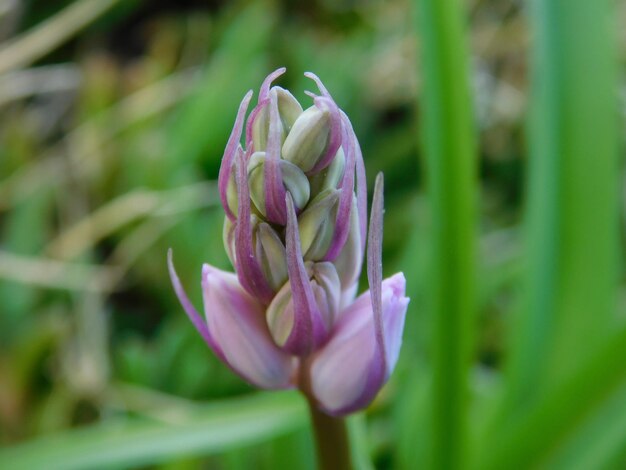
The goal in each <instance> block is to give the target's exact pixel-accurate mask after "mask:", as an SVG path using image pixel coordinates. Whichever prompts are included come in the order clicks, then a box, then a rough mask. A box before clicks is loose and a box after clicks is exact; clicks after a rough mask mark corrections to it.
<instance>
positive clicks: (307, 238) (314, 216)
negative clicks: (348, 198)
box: [298, 189, 339, 261]
mask: <svg viewBox="0 0 626 470" xmlns="http://www.w3.org/2000/svg"><path fill="white" fill-rule="evenodd" d="M338 202H339V191H338V190H336V189H328V190H326V191H324V192H323V193H321V194H318V195H317V197H315V199H313V200H312V201H311V202H310V203H309V205H308V206H307V208H306V210H305V211H304V212H303V213H302V214H300V216H299V217H298V230H299V232H300V245H301V246H302V255H303V257H304V259H305V260H307V261H320V260H322V259H324V256H325V255H326V253H327V252H328V249H329V248H330V244H331V242H332V240H333V235H334V232H335V225H336V219H337V205H338Z"/></svg>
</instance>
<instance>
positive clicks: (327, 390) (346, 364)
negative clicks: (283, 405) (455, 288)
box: [310, 273, 409, 415]
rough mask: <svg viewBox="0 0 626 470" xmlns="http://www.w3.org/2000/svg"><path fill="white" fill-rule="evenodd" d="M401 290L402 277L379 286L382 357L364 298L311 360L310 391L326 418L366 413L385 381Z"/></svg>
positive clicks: (398, 333) (397, 335)
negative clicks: (328, 415)
mask: <svg viewBox="0 0 626 470" xmlns="http://www.w3.org/2000/svg"><path fill="white" fill-rule="evenodd" d="M405 284H406V281H405V279H404V275H403V274H402V273H398V274H395V275H394V276H392V277H390V278H388V279H386V280H385V281H383V283H382V322H383V326H384V328H383V331H384V335H385V338H384V344H385V353H384V354H383V353H382V352H381V351H380V350H379V348H378V346H377V341H376V327H375V324H374V315H373V312H372V300H371V296H370V293H369V292H365V293H364V294H362V295H361V296H359V298H358V299H357V300H356V301H355V302H354V303H353V304H352V305H351V306H349V307H348V308H347V309H346V310H345V311H344V312H343V314H342V315H341V317H340V319H339V322H338V324H337V326H336V329H335V331H334V332H333V334H332V337H331V339H330V340H329V341H328V343H327V344H326V345H325V346H324V347H323V348H322V349H321V350H320V351H319V352H318V353H317V354H316V355H315V356H314V358H313V361H312V365H311V371H310V373H311V390H312V393H313V395H314V397H315V399H316V400H317V402H318V406H320V408H322V409H323V410H324V411H326V412H327V413H329V414H331V415H342V414H346V413H350V412H352V411H356V410H358V409H361V408H364V407H366V406H367V405H368V404H369V403H370V402H371V401H372V400H373V399H374V397H375V396H376V394H377V393H378V391H379V390H380V388H381V387H382V386H383V385H384V383H385V382H386V380H387V379H388V378H389V374H390V373H391V371H392V370H393V368H394V367H395V365H396V362H397V360H398V354H399V351H400V345H401V343H402V331H403V328H404V318H405V314H406V309H407V305H408V303H409V299H408V298H407V297H405V296H404V292H405ZM384 358H386V360H385V359H384Z"/></svg>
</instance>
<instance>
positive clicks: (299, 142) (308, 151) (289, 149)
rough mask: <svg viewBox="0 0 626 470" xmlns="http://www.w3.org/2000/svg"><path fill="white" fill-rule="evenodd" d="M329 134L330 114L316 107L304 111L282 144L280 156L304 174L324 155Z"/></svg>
mask: <svg viewBox="0 0 626 470" xmlns="http://www.w3.org/2000/svg"><path fill="white" fill-rule="evenodd" d="M329 132H330V112H329V111H328V110H322V109H320V108H318V107H317V106H311V107H310V108H308V109H306V110H305V111H304V112H303V113H302V114H301V115H300V116H299V117H298V119H297V120H296V122H295V123H294V124H293V127H292V128H291V131H290V132H289V134H288V135H287V138H286V139H285V143H284V144H283V149H282V156H283V158H284V159H285V160H287V161H290V162H291V163H294V164H295V165H298V167H300V169H301V170H302V171H304V172H305V173H306V172H308V171H310V170H312V169H313V167H314V166H315V165H316V164H317V162H318V160H319V159H320V157H322V155H323V153H324V149H325V148H326V144H327V142H328V136H329Z"/></svg>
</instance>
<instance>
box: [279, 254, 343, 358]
mask: <svg viewBox="0 0 626 470" xmlns="http://www.w3.org/2000/svg"><path fill="white" fill-rule="evenodd" d="M305 268H306V271H307V275H308V276H309V280H310V283H311V288H312V291H313V295H314V297H315V302H316V304H317V307H318V309H319V313H320V314H321V317H322V321H323V322H324V325H325V326H326V330H327V331H330V330H331V328H332V326H333V325H334V324H335V322H336V321H337V318H338V315H339V307H340V300H341V288H340V285H339V276H338V275H337V271H336V270H335V267H334V266H333V264H332V263H329V262H323V263H311V262H309V263H306V265H305ZM297 314H298V312H296V311H295V310H294V304H293V297H292V291H291V284H290V283H289V282H287V283H285V285H284V286H283V287H282V288H281V289H280V290H279V291H278V293H277V294H276V296H275V297H274V300H272V303H270V305H269V307H268V308H267V323H268V326H269V329H270V333H271V334H272V338H273V339H274V341H275V342H276V344H277V345H278V346H284V345H285V343H286V342H287V340H288V339H289V335H290V334H291V332H292V330H293V326H294V324H295V321H296V319H295V315H297Z"/></svg>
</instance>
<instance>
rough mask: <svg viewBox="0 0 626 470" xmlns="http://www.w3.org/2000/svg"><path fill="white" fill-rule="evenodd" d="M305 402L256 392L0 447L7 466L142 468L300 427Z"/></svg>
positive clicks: (289, 394) (287, 395) (265, 438)
mask: <svg viewBox="0 0 626 470" xmlns="http://www.w3.org/2000/svg"><path fill="white" fill-rule="evenodd" d="M305 423H307V414H306V405H305V403H304V401H303V400H302V399H301V397H300V396H299V395H297V394H295V393H293V392H283V393H278V392H274V393H272V394H265V393H259V394H255V395H252V396H248V397H244V398H236V399H231V400H228V401H223V402H215V403H211V404H208V405H203V406H198V407H193V408H191V409H189V412H188V413H185V414H184V416H180V417H179V419H176V422H175V423H171V424H166V423H164V422H157V421H149V420H146V419H130V418H129V419H111V420H109V421H108V422H105V423H103V424H98V425H94V426H91V427H84V428H80V429H75V430H71V431H67V432H65V433H62V434H56V435H54V436H50V437H48V438H38V439H36V440H33V441H30V442H26V443H23V444H19V445H17V446H15V447H13V448H7V449H2V450H0V462H10V466H11V468H47V469H89V468H103V467H130V466H144V465H150V464H155V463H158V462H165V461H168V460H171V459H174V458H177V457H178V458H180V457H189V456H193V455H212V454H217V453H222V452H225V451H228V450H231V449H235V448H240V447H243V446H248V445H251V444H254V443H259V442H263V441H268V440H270V439H273V438H274V437H276V436H281V435H284V434H286V433H290V432H293V431H295V430H298V429H301V428H303V427H304V426H305Z"/></svg>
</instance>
